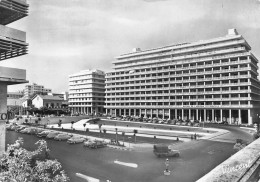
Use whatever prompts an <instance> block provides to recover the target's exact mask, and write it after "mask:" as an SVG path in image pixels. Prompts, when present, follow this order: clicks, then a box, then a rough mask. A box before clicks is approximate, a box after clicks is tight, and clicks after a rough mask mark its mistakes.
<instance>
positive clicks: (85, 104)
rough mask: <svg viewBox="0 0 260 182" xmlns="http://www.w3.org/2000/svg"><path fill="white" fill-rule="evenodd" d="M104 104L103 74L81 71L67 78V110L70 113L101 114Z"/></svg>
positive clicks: (94, 71)
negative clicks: (68, 109)
mask: <svg viewBox="0 0 260 182" xmlns="http://www.w3.org/2000/svg"><path fill="white" fill-rule="evenodd" d="M104 104H105V73H104V72H103V71H100V70H82V71H80V72H78V73H75V74H72V75H70V76H69V108H70V110H71V112H72V113H79V114H97V113H102V112H103V109H104Z"/></svg>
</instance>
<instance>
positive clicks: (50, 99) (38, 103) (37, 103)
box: [32, 95, 64, 109]
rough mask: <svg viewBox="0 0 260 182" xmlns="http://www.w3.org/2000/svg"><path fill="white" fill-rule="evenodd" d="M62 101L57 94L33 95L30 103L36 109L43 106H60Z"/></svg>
mask: <svg viewBox="0 0 260 182" xmlns="http://www.w3.org/2000/svg"><path fill="white" fill-rule="evenodd" d="M63 101H64V100H63V99H62V98H60V97H59V96H52V95H35V96H34V97H33V98H32V105H34V107H36V108H38V109H40V108H41V107H44V106H45V107H48V108H61V107H62V103H63Z"/></svg>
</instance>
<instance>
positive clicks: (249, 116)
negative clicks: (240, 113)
mask: <svg viewBox="0 0 260 182" xmlns="http://www.w3.org/2000/svg"><path fill="white" fill-rule="evenodd" d="M248 124H249V125H251V124H253V123H252V117H251V110H250V109H248Z"/></svg>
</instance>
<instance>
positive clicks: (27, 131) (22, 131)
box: [20, 127, 32, 134]
mask: <svg viewBox="0 0 260 182" xmlns="http://www.w3.org/2000/svg"><path fill="white" fill-rule="evenodd" d="M31 130H32V128H30V127H29V128H24V129H23V130H21V131H20V133H26V134H28V133H29V132H30V131H31Z"/></svg>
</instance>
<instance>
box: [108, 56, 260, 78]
mask: <svg viewBox="0 0 260 182" xmlns="http://www.w3.org/2000/svg"><path fill="white" fill-rule="evenodd" d="M246 63H251V60H249V59H247V60H241V61H232V62H225V63H214V64H205V65H204V64H203V65H197V66H187V67H179V68H178V67H175V68H167V69H160V70H159V69H158V66H157V65H154V66H153V68H157V69H156V70H149V71H146V70H143V71H142V70H141V69H142V68H140V67H138V68H137V70H140V71H136V72H134V73H131V74H130V73H124V74H116V75H107V76H106V77H109V78H111V77H112V78H113V77H118V76H120V77H122V76H132V75H133V76H135V75H140V74H149V73H150V74H152V73H164V72H170V71H186V70H194V69H200V68H213V69H214V68H215V67H221V66H234V65H236V66H240V65H243V64H246ZM251 65H253V66H254V67H256V68H257V66H256V65H254V64H251ZM169 66H172V65H169ZM153 68H146V69H153ZM128 72H129V71H128Z"/></svg>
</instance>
